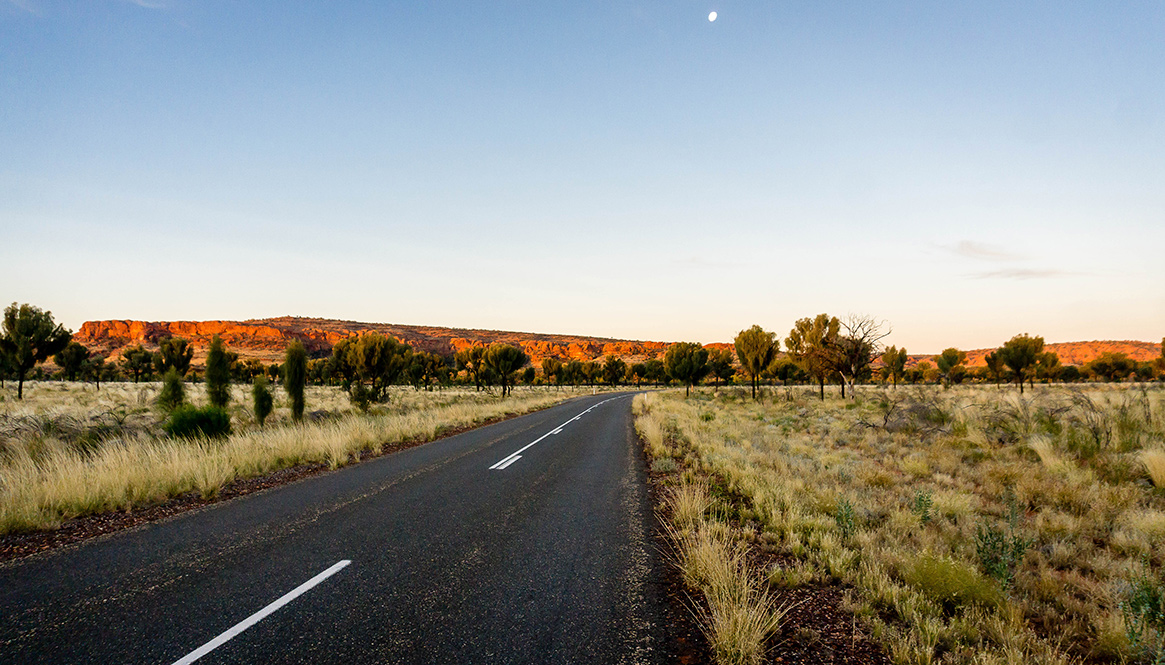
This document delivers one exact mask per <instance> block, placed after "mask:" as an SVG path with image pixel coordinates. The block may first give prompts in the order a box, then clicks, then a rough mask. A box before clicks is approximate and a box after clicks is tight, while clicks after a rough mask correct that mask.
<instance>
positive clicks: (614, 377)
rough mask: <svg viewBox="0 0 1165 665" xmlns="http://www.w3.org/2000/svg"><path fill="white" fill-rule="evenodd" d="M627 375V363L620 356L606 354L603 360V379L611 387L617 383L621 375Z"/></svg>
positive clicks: (621, 378) (620, 379) (621, 377)
mask: <svg viewBox="0 0 1165 665" xmlns="http://www.w3.org/2000/svg"><path fill="white" fill-rule="evenodd" d="M626 375H627V363H626V362H624V361H623V360H622V359H621V358H616V357H615V356H613V355H610V356H607V359H606V360H605V361H603V380H604V381H606V382H607V385H609V386H611V387H612V388H613V387H615V386H617V385H619V382H620V381H622V380H623V377H624V376H626Z"/></svg>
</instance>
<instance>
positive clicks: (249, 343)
mask: <svg viewBox="0 0 1165 665" xmlns="http://www.w3.org/2000/svg"><path fill="white" fill-rule="evenodd" d="M366 332H378V333H381V334H383V335H390V336H392V337H395V338H396V339H398V340H400V341H402V342H405V343H406V344H408V345H409V346H412V347H413V348H415V349H421V350H424V351H430V352H433V353H439V354H442V355H451V354H453V353H454V352H456V351H459V350H461V349H464V348H466V347H468V346H472V345H474V344H492V343H495V342H502V343H506V344H512V345H515V346H520V347H521V348H522V349H523V350H524V351H525V352H526V353H527V354H528V355H529V356H530V358H531V360H532V361H533V362H534V363H535V364H538V363H541V362H542V359H543V358H557V359H559V360H563V361H567V360H595V359H599V358H603V357H606V356H608V355H614V356H617V357H619V358H622V359H623V360H625V361H627V362H642V361H643V360H646V359H649V358H656V357H658V356H660V355H661V354H662V353H663V352H664V350H666V349H667V346H668V343H667V342H643V341H637V340H625V339H610V338H603V337H585V336H577V335H552V334H542V333H523V332H508V331H500V330H476V329H464V328H441V327H432V326H408V325H397V324H388V323H361V322H357V321H336V320H333V319H315V318H301V317H292V316H285V317H279V318H273V319H255V320H248V321H130V320H120V321H119V320H110V321H86V322H85V323H84V324H82V325H81V329H80V330H79V331H78V332H77V333H76V335H74V339H76V341H78V342H80V343H81V344H84V345H85V346H87V347H89V348H91V349H93V350H94V351H97V352H99V353H102V354H108V355H111V356H114V357H116V356H119V355H120V353H121V351H122V350H123V349H125V348H127V347H130V346H135V345H137V344H142V345H144V346H145V347H146V348H148V349H156V348H157V346H158V341H159V340H161V339H164V338H166V337H183V338H186V339H188V340H190V342H191V344H192V345H193V346H194V349H195V356H194V363H195V364H196V365H197V364H201V362H202V360H203V359H204V358H205V357H206V349H207V347H208V346H209V345H210V340H211V339H212V338H213V337H214V336H215V335H218V336H219V337H220V338H222V340H223V342H224V343H225V344H226V346H227V347H228V348H229V349H230V350H232V351H234V352H236V353H238V354H239V356H240V357H243V358H249V359H250V358H253V359H257V360H261V361H264V362H279V361H281V360H282V358H283V353H284V351H285V350H286V349H287V345H288V344H290V343H291V342H292V341H294V340H299V341H300V342H302V343H303V345H304V347H306V348H307V350H308V353H309V354H312V355H314V356H324V355H327V354H329V353H331V350H332V347H333V346H334V345H335V344H336V342H338V341H340V340H342V339H345V338H347V337H353V336H356V335H360V334H362V333H366Z"/></svg>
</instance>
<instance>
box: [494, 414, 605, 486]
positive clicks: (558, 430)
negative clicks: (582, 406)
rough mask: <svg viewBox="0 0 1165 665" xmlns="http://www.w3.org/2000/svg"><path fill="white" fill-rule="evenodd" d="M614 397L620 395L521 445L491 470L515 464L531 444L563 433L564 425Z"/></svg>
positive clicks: (498, 469) (499, 469)
mask: <svg viewBox="0 0 1165 665" xmlns="http://www.w3.org/2000/svg"><path fill="white" fill-rule="evenodd" d="M613 399H619V398H618V397H612V398H610V399H605V400H603V401H601V402H599V403H598V404H595V405H593V406H591V408H590V409H587V410H586V411H583V412H582V413H580V414H578V415H577V416H575V417H573V418H571V419H570V420H568V421H566V422H564V423H562V424H561V425H559V426H558V427H555V428H554V429H552V430H550V431H549V432H547V433H545V434H543V435H542V436H540V437H538V438H537V439H535V440H534V441H533V442H531V443H528V444H526V445H525V446H523V447H521V448H519V449H517V450H515V451H514V452H512V453H510V454H509V455H507V456H506V457H503V458H502V459H500V460H498V462H497V463H495V464H494V465H493V466H491V467H490V471H501V470H502V469H504V468H506V467H507V466H509V465H511V464H513V463H514V462H517V461H518V459H519V458H520V457H521V456H522V455H521V453H522V452H524V451H526V450H528V449H529V448H530V447H531V446H533V445H534V444H535V443H538V442H539V441H541V440H542V439H545V438H546V437H548V436H550V435H551V434H561V433H562V428H563V427H566V426H567V425H569V424H571V423H573V422H574V421H576V420H578V419H579V418H582V417H583V416H585V415H586V414H588V413H590V412H591V409H594V408H596V407H600V406H602V405H604V404H606V403H607V402H610V401H611V400H613Z"/></svg>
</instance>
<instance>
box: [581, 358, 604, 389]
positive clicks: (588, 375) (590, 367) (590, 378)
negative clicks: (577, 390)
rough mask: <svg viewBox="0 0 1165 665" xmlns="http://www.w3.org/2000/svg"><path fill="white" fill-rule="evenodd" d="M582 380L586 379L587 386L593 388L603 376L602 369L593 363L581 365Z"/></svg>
mask: <svg viewBox="0 0 1165 665" xmlns="http://www.w3.org/2000/svg"><path fill="white" fill-rule="evenodd" d="M582 368H583V378H584V379H586V382H587V386H589V387H591V388H593V387H594V386H595V383H596V382H597V381H598V380H599V379H600V378H601V377H602V375H603V367H602V365H600V364H599V363H597V362H595V361H593V360H592V361H590V362H585V363H583V364H582Z"/></svg>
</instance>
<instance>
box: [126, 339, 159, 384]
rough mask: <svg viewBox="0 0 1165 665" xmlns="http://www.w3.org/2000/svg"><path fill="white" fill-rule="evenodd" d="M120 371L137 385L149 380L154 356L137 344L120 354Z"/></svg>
mask: <svg viewBox="0 0 1165 665" xmlns="http://www.w3.org/2000/svg"><path fill="white" fill-rule="evenodd" d="M121 369H122V371H124V372H125V373H126V374H127V375H128V376H132V377H133V382H134V383H137V382H138V381H141V380H142V379H148V378H150V373H151V372H152V371H153V369H154V354H152V353H150V352H149V351H147V350H146V349H145V347H144V346H142V345H141V344H138V345H137V346H133V347H130V348H128V349H126V350H124V351H122V352H121Z"/></svg>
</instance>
